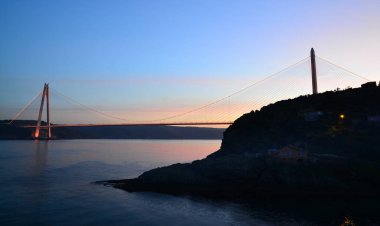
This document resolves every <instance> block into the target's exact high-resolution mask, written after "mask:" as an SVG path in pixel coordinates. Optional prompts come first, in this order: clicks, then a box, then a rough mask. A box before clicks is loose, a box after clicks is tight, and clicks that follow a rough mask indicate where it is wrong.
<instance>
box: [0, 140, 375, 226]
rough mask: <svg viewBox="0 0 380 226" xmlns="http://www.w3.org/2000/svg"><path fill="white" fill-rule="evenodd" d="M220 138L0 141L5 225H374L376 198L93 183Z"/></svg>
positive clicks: (190, 156)
mask: <svg viewBox="0 0 380 226" xmlns="http://www.w3.org/2000/svg"><path fill="white" fill-rule="evenodd" d="M219 146H220V141H219V140H52V141H0V181H1V186H0V196H1V197H0V225H105V224H107V225H319V224H331V225H339V223H341V222H342V221H343V219H344V217H345V216H348V215H351V217H352V218H353V219H355V220H356V219H358V221H359V222H363V223H365V224H369V225H370V224H372V225H376V223H377V218H376V214H377V207H379V206H378V204H377V203H378V202H376V201H373V200H355V201H352V200H320V199H319V200H314V199H311V200H291V199H281V200H279V199H275V198H273V199H270V200H257V201H255V202H253V203H252V202H250V204H242V203H233V202H228V201H220V200H207V199H204V198H199V197H190V196H171V195H163V194H156V193H128V192H125V191H122V190H118V189H114V188H111V187H105V186H102V185H99V184H94V183H93V182H94V181H99V180H109V179H124V178H132V177H136V176H138V175H140V174H141V173H143V172H144V171H146V170H149V169H152V168H155V167H159V166H165V165H168V164H172V163H178V162H180V163H182V162H191V161H193V160H196V159H202V158H204V157H206V156H207V155H209V154H211V153H212V152H214V151H216V150H217V149H218V148H219Z"/></svg>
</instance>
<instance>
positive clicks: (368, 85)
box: [361, 82, 377, 89]
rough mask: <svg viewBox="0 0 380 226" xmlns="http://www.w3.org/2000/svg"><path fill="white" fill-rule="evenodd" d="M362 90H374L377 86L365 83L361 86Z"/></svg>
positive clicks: (373, 83)
mask: <svg viewBox="0 0 380 226" xmlns="http://www.w3.org/2000/svg"><path fill="white" fill-rule="evenodd" d="M361 87H362V89H375V88H376V87H377V86H376V82H367V83H364V84H362V85H361Z"/></svg>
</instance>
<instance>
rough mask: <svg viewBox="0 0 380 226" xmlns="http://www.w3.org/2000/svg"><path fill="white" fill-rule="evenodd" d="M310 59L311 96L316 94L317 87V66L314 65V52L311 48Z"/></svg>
mask: <svg viewBox="0 0 380 226" xmlns="http://www.w3.org/2000/svg"><path fill="white" fill-rule="evenodd" d="M310 59H311V79H312V83H313V94H317V93H318V87H317V65H316V63H315V52H314V49H313V48H311V51H310Z"/></svg>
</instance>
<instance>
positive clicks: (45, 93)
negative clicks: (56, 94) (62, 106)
mask: <svg viewBox="0 0 380 226" xmlns="http://www.w3.org/2000/svg"><path fill="white" fill-rule="evenodd" d="M45 98H46V123H47V126H43V127H41V119H42V114H43V109H44V103H45ZM42 129H44V130H45V131H46V132H45V131H42ZM41 135H44V136H41ZM34 138H35V139H51V125H50V95H49V84H47V83H45V84H44V90H43V91H42V97H41V105H40V111H39V113H38V120H37V126H36V131H35V132H34Z"/></svg>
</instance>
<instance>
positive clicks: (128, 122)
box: [8, 49, 370, 139]
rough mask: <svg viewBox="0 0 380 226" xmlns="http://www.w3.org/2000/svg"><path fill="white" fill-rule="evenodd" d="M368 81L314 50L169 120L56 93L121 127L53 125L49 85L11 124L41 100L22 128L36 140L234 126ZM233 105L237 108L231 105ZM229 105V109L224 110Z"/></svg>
mask: <svg viewBox="0 0 380 226" xmlns="http://www.w3.org/2000/svg"><path fill="white" fill-rule="evenodd" d="M321 64H323V65H325V66H324V68H321V67H319V65H321ZM317 65H318V70H317ZM317 71H318V77H317ZM310 75H311V76H310ZM310 78H311V86H307V85H306V86H305V84H310V83H309V82H310ZM305 81H306V82H305ZM368 81H370V80H369V79H367V78H365V77H363V76H360V75H357V74H355V73H353V72H351V71H349V70H347V69H345V68H343V67H340V66H338V65H336V64H334V63H332V62H330V61H328V60H325V59H323V58H320V57H317V56H316V55H315V52H314V50H313V49H311V52H310V56H308V57H307V58H305V59H302V60H300V61H298V62H297V63H295V64H292V65H290V66H288V67H286V68H284V69H283V70H280V71H279V72H276V73H274V74H272V75H269V76H267V77H264V78H263V79H261V80H258V81H256V82H253V83H252V84H249V85H248V86H246V87H244V88H242V89H240V90H237V91H236V92H233V93H231V94H229V95H227V96H225V97H222V98H219V99H217V100H215V101H212V102H210V103H207V104H205V105H202V106H200V107H195V108H191V109H188V110H186V111H184V112H180V113H177V114H173V115H169V116H166V117H161V118H157V119H150V120H133V119H126V118H124V117H119V116H116V115H113V114H109V113H106V112H104V111H99V110H97V109H95V108H93V107H89V106H87V105H84V104H82V103H80V102H78V101H76V100H74V99H72V98H70V97H68V96H66V95H64V94H62V93H61V92H59V91H57V90H54V93H55V94H57V95H58V96H60V97H62V98H64V99H66V100H67V101H68V102H71V103H73V104H76V105H77V106H80V107H81V108H83V109H85V110H87V111H89V112H92V113H94V114H97V115H99V116H102V117H105V118H109V119H112V120H114V121H117V123H52V122H51V110H50V106H51V103H50V100H51V88H50V87H49V84H47V83H45V84H44V87H43V90H42V91H41V92H40V93H38V94H37V95H36V96H35V97H34V98H33V99H32V100H31V101H30V102H29V103H28V104H27V105H26V106H25V107H24V108H22V109H21V110H20V111H19V112H18V113H17V114H16V115H15V116H14V117H13V119H12V120H10V121H9V123H8V124H9V125H12V123H13V122H15V121H16V120H18V119H20V118H21V116H22V115H23V113H24V112H25V111H26V110H27V109H28V108H29V107H30V105H31V104H32V103H34V102H35V101H36V100H38V99H39V98H40V101H39V110H38V116H37V123H36V124H34V125H23V126H22V127H24V128H34V129H35V130H34V134H33V136H34V138H35V139H51V138H52V129H53V128H58V127H95V126H141V125H144V126H163V125H165V126H190V125H195V126H209V125H213V126H215V125H230V124H232V123H233V121H234V120H235V119H237V118H238V117H240V116H241V115H242V114H244V113H247V112H249V111H252V110H257V109H259V108H260V107H262V106H265V105H267V104H269V103H273V102H275V101H278V100H281V99H284V98H294V97H297V96H299V95H310V94H313V95H315V94H318V90H321V91H328V90H332V89H335V88H347V87H353V86H355V85H358V84H361V83H363V82H368ZM276 85H277V86H276ZM310 87H311V92H310ZM231 101H232V102H234V103H235V104H234V103H232V104H231ZM225 105H227V106H228V107H223V106H225ZM231 106H232V107H231ZM44 110H46V122H45V121H43V120H42V118H43V114H44ZM53 131H54V130H53Z"/></svg>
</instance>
